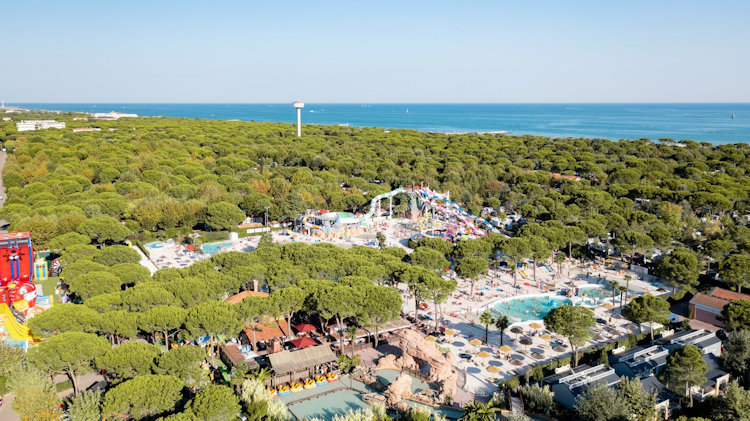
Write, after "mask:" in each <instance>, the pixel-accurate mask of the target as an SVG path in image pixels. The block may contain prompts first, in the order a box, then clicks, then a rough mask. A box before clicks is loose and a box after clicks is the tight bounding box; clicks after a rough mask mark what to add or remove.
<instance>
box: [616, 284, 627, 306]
mask: <svg viewBox="0 0 750 421" xmlns="http://www.w3.org/2000/svg"><path fill="white" fill-rule="evenodd" d="M617 290H618V291H620V311H622V304H623V299H622V298H623V297H624V296H625V294H627V292H628V289H627V288H625V287H624V286H618V287H617Z"/></svg>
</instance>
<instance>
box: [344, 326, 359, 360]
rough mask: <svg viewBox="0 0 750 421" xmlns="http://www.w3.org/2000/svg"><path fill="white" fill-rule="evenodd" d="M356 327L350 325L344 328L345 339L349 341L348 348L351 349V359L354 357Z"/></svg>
mask: <svg viewBox="0 0 750 421" xmlns="http://www.w3.org/2000/svg"><path fill="white" fill-rule="evenodd" d="M358 331H359V330H358V329H357V326H354V325H350V326H349V327H347V328H346V339H348V340H349V348H351V350H352V353H351V357H352V358H353V357H354V341H356V340H357V333H358Z"/></svg>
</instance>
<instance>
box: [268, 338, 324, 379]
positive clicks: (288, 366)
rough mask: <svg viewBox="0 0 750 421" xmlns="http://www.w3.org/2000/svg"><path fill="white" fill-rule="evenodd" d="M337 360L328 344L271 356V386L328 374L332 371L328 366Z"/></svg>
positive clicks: (269, 359)
mask: <svg viewBox="0 0 750 421" xmlns="http://www.w3.org/2000/svg"><path fill="white" fill-rule="evenodd" d="M337 359H338V358H336V354H334V353H333V351H332V350H331V347H329V346H328V345H326V344H323V345H318V346H311V347H308V348H305V349H300V350H296V351H282V352H278V353H275V354H270V355H269V356H268V362H269V363H270V365H271V368H272V369H273V372H274V375H273V378H272V379H271V386H272V387H275V386H277V385H280V384H284V383H289V382H293V381H295V380H300V379H304V378H306V377H310V378H314V377H315V376H320V375H323V374H326V373H328V372H330V370H331V368H330V367H326V365H327V364H329V363H332V362H334V361H336V360H337Z"/></svg>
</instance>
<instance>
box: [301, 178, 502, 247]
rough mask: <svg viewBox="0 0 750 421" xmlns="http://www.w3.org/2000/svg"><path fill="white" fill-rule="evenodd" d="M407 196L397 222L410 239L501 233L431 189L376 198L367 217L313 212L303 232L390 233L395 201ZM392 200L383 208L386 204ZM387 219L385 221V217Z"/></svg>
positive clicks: (338, 234) (321, 235)
mask: <svg viewBox="0 0 750 421" xmlns="http://www.w3.org/2000/svg"><path fill="white" fill-rule="evenodd" d="M397 195H404V196H406V203H407V205H406V211H405V212H404V217H405V218H404V220H400V221H397V222H398V223H397V224H396V225H397V228H398V230H399V232H402V233H403V232H406V231H412V234H411V236H410V237H412V238H416V239H419V238H420V236H430V237H440V238H444V239H446V240H448V241H454V240H457V239H459V238H476V237H479V236H484V235H487V234H488V233H490V232H494V233H499V232H500V231H499V230H498V229H497V228H496V227H494V226H492V225H491V224H490V223H489V222H487V221H486V220H485V219H483V218H480V217H478V216H474V215H472V214H471V213H469V212H467V211H466V210H464V209H462V208H461V206H459V205H458V204H457V203H456V202H454V201H452V200H450V193H438V192H434V191H432V190H430V189H429V188H427V187H421V186H406V187H399V188H397V189H395V190H392V191H390V192H387V193H383V194H380V195H377V196H375V197H374V198H373V199H372V200H371V201H370V209H369V211H368V212H367V213H365V214H351V213H348V212H329V211H327V210H326V209H320V210H319V211H315V212H310V213H307V214H305V215H303V216H302V217H301V220H300V222H301V223H300V227H299V231H300V233H302V234H305V235H308V236H312V237H316V238H326V239H332V238H337V237H338V238H341V237H352V236H357V235H360V234H364V233H367V232H371V231H372V230H378V231H383V230H385V231H388V230H389V229H391V228H392V227H391V226H390V224H388V222H390V221H392V220H393V219H394V218H393V214H394V206H393V199H394V197H395V196H397ZM384 200H388V204H387V206H385V208H384V207H383V201H384ZM384 217H385V218H384Z"/></svg>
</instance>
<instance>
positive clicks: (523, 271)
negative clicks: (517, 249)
mask: <svg viewBox="0 0 750 421" xmlns="http://www.w3.org/2000/svg"><path fill="white" fill-rule="evenodd" d="M521 276H523V277H524V278H526V279H529V275H527V274H526V271H525V270H521Z"/></svg>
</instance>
